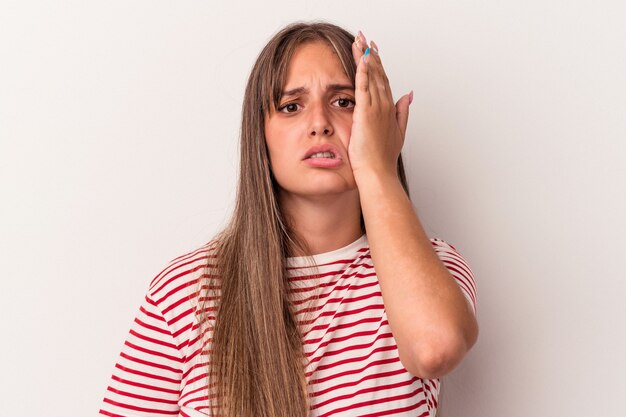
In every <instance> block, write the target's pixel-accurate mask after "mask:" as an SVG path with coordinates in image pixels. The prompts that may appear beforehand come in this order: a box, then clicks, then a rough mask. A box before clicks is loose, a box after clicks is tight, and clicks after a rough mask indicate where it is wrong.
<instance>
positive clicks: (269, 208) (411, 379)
mask: <svg viewBox="0 0 626 417" xmlns="http://www.w3.org/2000/svg"><path fill="white" fill-rule="evenodd" d="M411 101H412V93H410V94H407V95H404V96H402V97H401V98H400V100H399V101H398V102H397V103H396V104H394V102H393V98H392V95H391V90H390V88H389V82H388V80H387V77H386V75H385V71H384V69H383V66H382V62H381V58H380V55H379V54H378V47H377V46H376V44H375V43H374V42H371V45H370V46H369V47H368V44H367V41H366V39H365V37H364V36H363V35H362V34H361V33H360V32H359V34H358V36H357V37H354V36H353V35H351V34H350V33H348V32H347V31H345V30H343V29H341V28H339V27H337V26H334V25H331V24H328V23H319V22H318V23H310V24H306V23H297V24H292V25H290V26H287V27H286V28H284V29H283V30H281V31H280V32H279V33H277V34H276V35H275V36H274V37H273V38H272V39H271V40H270V41H269V43H268V44H267V45H266V46H265V48H264V49H263V51H262V52H261V54H260V55H259V57H258V59H257V61H256V64H255V66H254V68H253V70H252V73H251V75H250V78H249V81H248V85H247V88H246V93H245V98H244V103H243V121H242V131H241V163H240V167H241V168H240V169H241V172H240V178H239V186H238V193H237V204H236V208H235V211H234V214H233V217H232V220H231V222H230V224H229V226H228V227H227V228H226V229H225V230H224V231H223V232H222V233H221V234H220V235H219V236H217V238H216V239H214V240H213V241H212V242H210V243H209V244H207V245H206V246H204V247H202V248H200V249H199V250H197V251H195V252H192V253H190V254H187V255H185V256H182V257H180V258H177V259H175V260H174V261H172V262H171V264H170V265H169V266H168V267H167V268H166V269H165V270H164V271H163V272H162V273H161V274H159V275H158V276H157V277H156V278H155V279H154V280H153V282H152V283H151V285H150V289H149V292H148V294H147V296H146V301H145V303H144V304H143V306H142V307H141V311H140V313H139V315H138V317H137V319H136V320H135V325H134V327H133V329H132V330H131V333H130V335H129V338H128V340H127V342H126V344H125V347H124V350H123V352H122V354H121V357H120V360H119V362H118V365H117V367H116V369H115V373H114V375H113V379H112V381H111V385H110V387H109V390H108V392H107V394H106V398H105V400H104V404H103V406H102V410H101V411H100V413H101V414H104V415H109V416H131V415H132V416H148V415H180V416H205V415H227V416H289V417H292V416H305V415H315V416H328V415H344V416H352V415H355V416H356V415H396V416H397V415H407V416H408V415H411V416H416V415H424V416H426V415H431V416H432V415H435V413H436V410H437V394H438V392H439V381H438V379H437V378H439V377H440V376H442V375H445V374H446V373H448V372H449V371H450V370H452V369H453V368H454V367H455V366H456V365H457V364H458V363H459V362H460V361H461V359H462V358H463V356H464V355H465V353H466V352H467V351H468V350H469V349H470V347H471V346H472V345H473V344H474V342H475V340H476V337H477V324H476V319H475V317H474V308H475V307H474V300H475V290H474V282H473V278H472V276H471V272H470V269H469V267H467V265H466V264H465V262H464V261H463V259H462V258H461V257H460V255H459V254H458V253H457V252H456V251H455V250H454V248H452V247H451V246H450V245H447V244H446V243H444V242H443V241H440V240H429V239H428V238H427V236H426V235H425V233H424V231H423V229H422V226H421V224H420V221H419V219H418V217H417V215H416V214H415V212H414V211H413V208H412V205H411V202H410V200H409V197H408V192H407V190H408V189H407V185H406V180H405V177H404V170H403V167H402V160H401V157H400V150H401V148H402V144H403V141H404V135H405V131H406V126H407V121H408V111H409V104H410V102H411ZM366 230H367V234H365V231H366ZM374 265H375V269H374Z"/></svg>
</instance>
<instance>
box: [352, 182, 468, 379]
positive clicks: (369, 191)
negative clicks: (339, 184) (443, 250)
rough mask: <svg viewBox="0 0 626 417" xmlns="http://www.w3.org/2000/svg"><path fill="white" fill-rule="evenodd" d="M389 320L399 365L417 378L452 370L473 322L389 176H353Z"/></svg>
mask: <svg viewBox="0 0 626 417" xmlns="http://www.w3.org/2000/svg"><path fill="white" fill-rule="evenodd" d="M355 178H356V180H357V184H358V188H359V193H360V199H361V207H362V210H363V217H364V220H365V227H366V229H367V237H368V241H369V244H370V250H371V256H372V260H373V263H374V267H375V268H376V273H377V276H378V280H379V282H380V287H381V291H382V295H383V301H384V304H385V310H386V312H387V318H388V320H389V325H390V327H391V330H392V332H393V335H394V338H395V340H396V343H397V345H398V350H399V352H400V359H401V360H402V363H403V365H404V366H405V367H406V368H407V369H408V370H409V371H411V372H412V373H414V374H416V375H418V376H421V377H438V376H441V375H443V374H445V373H447V372H449V371H450V370H452V369H453V368H454V367H455V366H456V365H457V364H458V363H459V362H460V361H461V359H462V358H463V356H464V355H465V353H466V352H467V350H468V349H469V348H470V347H471V346H472V345H473V344H474V342H475V340H476V336H477V324H476V320H475V317H474V314H473V312H472V310H471V307H470V305H469V303H468V302H467V300H466V299H465V297H464V296H463V294H462V292H461V290H460V289H459V287H458V285H457V283H456V282H455V280H454V278H453V277H452V276H451V275H450V273H449V272H448V270H447V269H446V267H445V266H444V265H443V263H442V262H441V261H440V260H439V257H438V256H437V254H436V253H435V251H434V249H433V247H432V244H431V243H430V240H429V238H428V236H427V235H426V233H425V232H424V229H423V228H422V225H421V223H420V221H419V218H418V217H417V215H416V213H415V211H414V210H413V206H412V204H411V201H410V200H409V199H408V197H407V195H406V193H405V192H404V190H403V188H402V185H401V183H400V181H399V179H398V178H397V176H395V175H389V176H384V175H376V174H373V173H371V172H369V173H368V174H367V175H361V176H358V175H357V176H355Z"/></svg>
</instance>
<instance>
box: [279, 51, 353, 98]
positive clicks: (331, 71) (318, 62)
mask: <svg viewBox="0 0 626 417" xmlns="http://www.w3.org/2000/svg"><path fill="white" fill-rule="evenodd" d="M313 77H315V78H319V77H324V78H331V79H334V80H336V81H348V82H349V78H348V75H347V74H346V73H345V71H344V68H343V66H342V65H341V60H340V59H339V56H338V55H337V53H336V52H335V51H334V50H333V49H332V47H331V46H330V45H329V44H327V43H326V42H323V41H312V42H307V43H304V44H302V45H300V46H298V48H297V49H296V50H295V52H294V54H293V56H292V58H291V61H290V62H289V65H288V69H287V76H286V78H285V86H284V87H285V88H287V89H289V88H294V87H301V85H296V84H298V83H302V82H307V81H312V80H311V79H312V78H313Z"/></svg>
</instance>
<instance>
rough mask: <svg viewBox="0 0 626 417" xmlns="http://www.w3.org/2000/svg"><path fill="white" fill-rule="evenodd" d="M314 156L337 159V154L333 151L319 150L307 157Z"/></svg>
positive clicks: (311, 157)
mask: <svg viewBox="0 0 626 417" xmlns="http://www.w3.org/2000/svg"><path fill="white" fill-rule="evenodd" d="M313 158H329V159H335V154H334V153H332V152H317V153H314V154H313V155H311V156H309V157H308V158H307V159H313Z"/></svg>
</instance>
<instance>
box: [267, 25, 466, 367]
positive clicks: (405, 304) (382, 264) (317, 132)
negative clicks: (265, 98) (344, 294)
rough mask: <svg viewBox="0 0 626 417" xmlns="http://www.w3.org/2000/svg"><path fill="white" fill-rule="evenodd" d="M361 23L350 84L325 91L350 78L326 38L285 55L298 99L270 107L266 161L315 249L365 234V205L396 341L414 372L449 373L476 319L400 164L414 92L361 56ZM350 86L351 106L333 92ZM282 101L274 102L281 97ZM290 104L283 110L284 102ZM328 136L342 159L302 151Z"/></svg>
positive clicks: (373, 56)
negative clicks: (315, 163) (309, 157)
mask: <svg viewBox="0 0 626 417" xmlns="http://www.w3.org/2000/svg"><path fill="white" fill-rule="evenodd" d="M368 46H371V47H373V48H376V49H378V46H377V45H376V44H375V43H374V42H372V43H371V45H368V44H367V41H366V39H365V37H364V36H363V35H362V34H361V33H360V32H359V35H358V36H357V38H356V39H355V42H354V43H353V45H352V53H353V57H354V59H355V62H356V63H357V75H356V83H355V89H354V90H353V91H352V92H350V91H342V92H341V93H340V94H338V93H336V92H331V91H329V90H327V89H326V86H327V85H328V84H331V83H338V84H344V83H346V82H347V83H348V84H349V82H348V78H347V76H346V75H345V74H344V73H343V70H342V69H341V64H340V62H339V59H338V58H337V57H336V56H334V53H333V51H332V50H331V49H330V47H329V46H327V45H326V44H324V43H320V42H315V43H309V44H305V45H302V46H301V47H300V48H299V50H298V51H297V53H296V54H295V55H294V57H293V58H292V61H291V62H290V66H289V71H288V77H287V82H286V85H285V90H289V89H292V88H295V87H305V88H307V89H308V93H307V94H304V95H301V96H298V97H284V100H281V106H282V105H283V104H286V103H296V104H297V105H295V106H291V107H288V108H283V111H280V109H279V110H277V111H274V112H272V113H271V114H269V115H268V116H267V117H266V126H265V134H266V140H267V144H268V149H269V153H270V161H271V164H272V171H273V173H274V175H275V176H276V179H277V181H278V183H279V185H280V186H281V191H280V194H279V199H280V203H281V208H282V209H283V211H284V212H285V213H286V214H287V216H289V217H290V218H291V219H292V222H293V224H294V225H296V232H297V233H299V234H300V236H302V237H304V238H305V239H306V241H307V242H308V243H309V246H310V248H311V249H312V252H313V253H323V252H328V251H331V250H335V249H338V248H341V247H343V246H346V245H348V244H349V243H351V242H353V241H355V240H356V239H358V238H359V236H361V228H360V213H361V211H362V213H363V218H364V221H365V226H366V229H367V237H368V241H369V245H370V252H371V256H372V260H373V263H374V265H375V266H376V272H377V276H378V280H379V282H380V287H381V291H382V295H383V301H384V304H385V310H386V312H387V317H388V320H389V325H390V327H391V329H392V332H393V335H394V338H395V340H396V343H397V345H398V351H399V355H400V360H401V362H402V364H403V365H404V367H405V368H406V369H407V370H408V371H409V372H411V373H412V374H414V375H416V376H419V377H422V378H438V377H441V376H443V375H445V374H447V373H449V372H450V371H451V370H452V369H454V367H455V366H456V365H457V364H458V363H459V362H460V361H461V360H462V359H463V357H464V356H465V354H466V353H467V351H468V350H469V349H470V348H471V347H472V345H473V344H474V343H475V341H476V338H477V335H478V325H477V322H476V318H475V316H474V314H473V312H472V309H471V307H470V305H469V302H468V301H467V300H466V299H465V297H464V296H463V294H462V293H461V290H460V289H459V287H458V285H457V284H456V282H455V280H454V278H453V277H452V276H451V275H450V273H449V272H448V270H447V269H446V268H445V266H444V265H443V264H442V263H441V261H440V260H439V257H438V256H437V254H436V253H435V252H434V250H433V248H432V245H431V243H430V240H429V238H428V236H427V235H426V233H425V232H424V229H423V227H422V225H421V222H420V220H419V218H418V216H417V213H416V212H415V210H414V209H413V206H412V204H411V202H410V200H409V199H408V197H407V196H406V194H405V192H404V190H403V188H402V185H401V183H400V180H399V178H398V176H397V174H396V172H397V170H396V169H397V167H396V164H397V160H398V156H399V154H400V151H401V149H402V145H403V143H404V137H405V132H406V127H407V123H408V115H409V105H410V102H411V100H412V93H410V94H406V95H404V96H402V97H401V98H400V99H399V100H398V101H397V102H396V103H395V104H394V101H393V96H392V93H391V88H390V85H389V80H388V78H387V76H386V74H385V71H384V68H383V65H382V61H381V58H380V55H379V54H378V53H376V52H372V53H370V54H369V55H367V57H365V59H364V51H365V49H366V48H367V47H368ZM350 93H351V94H353V97H354V100H355V102H356V105H355V106H354V108H353V109H350V110H346V109H345V108H337V105H338V104H339V103H341V104H345V101H339V102H338V101H336V100H337V99H338V98H341V97H346V98H347V97H349V96H350ZM279 107H280V106H279ZM291 110H294V111H295V113H294V114H289V115H286V114H285V113H284V111H291ZM320 143H332V144H333V145H335V146H337V147H338V148H339V149H340V154H341V157H342V158H346V159H345V160H344V162H345V163H344V164H342V165H341V166H339V167H337V168H333V169H329V168H317V167H310V166H307V165H306V164H304V163H303V161H302V157H303V155H304V153H305V152H306V150H307V149H309V148H310V147H311V146H313V145H314V144H320Z"/></svg>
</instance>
